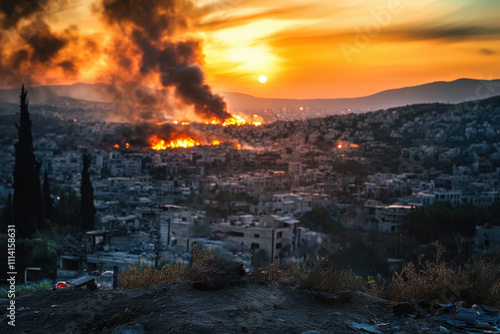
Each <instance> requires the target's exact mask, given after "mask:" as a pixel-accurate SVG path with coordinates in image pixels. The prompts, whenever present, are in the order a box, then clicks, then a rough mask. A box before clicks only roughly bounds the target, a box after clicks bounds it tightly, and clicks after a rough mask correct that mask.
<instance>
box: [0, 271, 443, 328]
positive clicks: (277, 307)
mask: <svg viewBox="0 0 500 334" xmlns="http://www.w3.org/2000/svg"><path fill="white" fill-rule="evenodd" d="M392 305H393V303H391V302H388V301H385V300H382V299H378V298H375V297H373V296H371V295H368V294H365V293H362V292H355V293H340V294H336V295H318V294H314V293H312V292H308V291H300V290H296V289H294V288H292V287H290V286H287V285H286V284H270V283H265V284H257V283H254V282H252V281H250V280H249V279H247V280H244V281H242V282H240V283H238V284H235V285H233V286H230V287H226V288H224V289H219V290H208V291H200V290H196V289H194V288H193V287H192V285H191V284H189V283H188V282H175V283H170V284H169V283H163V284H160V285H157V286H155V287H152V288H150V289H148V290H144V291H139V290H119V289H118V290H114V291H105V290H98V291H90V290H69V289H62V290H46V291H35V292H32V293H30V294H27V295H24V296H21V297H18V298H17V299H16V307H17V313H16V326H15V328H13V327H11V326H8V325H7V320H8V319H7V318H6V316H7V312H6V307H7V306H8V300H0V317H1V322H0V328H1V329H0V332H2V333H6V332H7V333H10V332H12V333H113V331H115V333H118V332H120V331H118V330H117V327H119V326H134V325H137V324H140V325H141V326H142V327H143V328H144V330H145V332H146V333H269V334H273V333H289V334H290V333H299V334H301V333H307V332H309V333H310V334H312V333H314V334H317V333H367V331H364V330H363V329H357V328H356V327H358V328H359V326H363V325H368V326H370V325H371V326H370V327H367V329H368V330H369V331H372V332H373V333H377V332H376V331H377V330H378V331H380V332H381V333H440V323H438V322H436V321H434V320H433V318H431V317H420V318H416V317H414V316H406V315H404V316H396V315H394V314H393V312H392ZM139 327H140V326H139ZM136 328H137V327H136ZM5 329H7V331H5ZM369 331H368V332H369ZM120 333H125V332H123V331H122V332H120ZM138 333H139V332H138Z"/></svg>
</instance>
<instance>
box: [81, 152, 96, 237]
mask: <svg viewBox="0 0 500 334" xmlns="http://www.w3.org/2000/svg"><path fill="white" fill-rule="evenodd" d="M89 168H90V157H89V155H88V154H87V153H84V154H83V169H82V185H81V187H80V191H81V207H80V217H81V219H82V225H81V227H82V230H84V231H88V230H93V229H94V218H95V207H94V187H92V181H91V180H90V174H89Z"/></svg>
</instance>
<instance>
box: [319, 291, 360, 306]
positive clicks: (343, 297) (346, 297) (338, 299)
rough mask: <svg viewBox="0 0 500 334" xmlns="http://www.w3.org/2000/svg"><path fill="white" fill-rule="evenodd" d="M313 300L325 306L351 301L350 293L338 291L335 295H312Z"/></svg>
mask: <svg viewBox="0 0 500 334" xmlns="http://www.w3.org/2000/svg"><path fill="white" fill-rule="evenodd" d="M313 297H314V299H316V300H319V301H321V302H323V303H325V304H334V303H340V304H345V303H347V302H348V301H350V300H351V299H352V292H348V291H339V292H337V293H332V294H327V293H314V294H313Z"/></svg>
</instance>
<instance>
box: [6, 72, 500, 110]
mask: <svg viewBox="0 0 500 334" xmlns="http://www.w3.org/2000/svg"><path fill="white" fill-rule="evenodd" d="M19 89H20V88H18V89H3V90H0V102H7V103H18V102H19V97H18V95H19ZM28 90H29V96H30V99H31V101H32V103H37V104H38V103H47V102H50V101H53V100H54V99H55V98H56V97H58V96H62V97H69V98H74V99H80V100H89V101H98V102H112V100H113V94H110V93H109V92H110V91H114V89H113V86H112V85H110V84H104V83H97V84H85V83H76V84H73V85H59V86H37V87H29V88H28ZM222 94H223V95H224V96H225V99H226V101H227V102H228V104H229V106H230V108H231V109H232V110H247V111H248V110H259V109H280V108H287V109H290V110H299V108H300V107H303V108H304V109H305V108H306V107H308V108H309V109H313V110H320V109H322V110H330V111H332V112H340V111H341V110H344V111H345V112H347V111H348V109H351V111H352V112H366V111H373V110H378V109H386V108H392V107H398V106H405V105H410V104H421V103H435V102H440V103H460V102H464V101H470V100H479V99H485V98H489V97H493V96H497V95H500V80H498V79H497V80H474V79H459V80H455V81H451V82H445V81H439V82H432V83H428V84H424V85H419V86H413V87H404V88H399V89H391V90H386V91H382V92H380V93H376V94H373V95H370V96H364V97H358V98H345V99H304V100H299V99H274V98H259V97H254V96H251V95H247V94H242V93H234V92H225V93H222Z"/></svg>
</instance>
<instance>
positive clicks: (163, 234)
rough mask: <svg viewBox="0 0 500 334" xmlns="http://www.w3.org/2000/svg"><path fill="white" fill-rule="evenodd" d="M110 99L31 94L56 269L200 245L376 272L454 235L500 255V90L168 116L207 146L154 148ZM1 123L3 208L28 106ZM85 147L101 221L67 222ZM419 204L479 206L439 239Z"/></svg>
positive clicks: (249, 260) (163, 256) (250, 259)
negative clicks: (453, 98)
mask: <svg viewBox="0 0 500 334" xmlns="http://www.w3.org/2000/svg"><path fill="white" fill-rule="evenodd" d="M107 108H109V106H108V105H106V104H104V103H102V104H99V103H92V102H87V101H82V100H72V99H60V100H57V101H55V102H54V103H52V104H50V103H48V104H36V102H33V103H31V104H30V114H31V120H32V131H33V143H34V153H35V156H36V158H37V159H38V160H39V161H40V162H41V171H42V173H43V172H44V171H46V172H47V175H48V181H49V183H50V187H51V197H52V199H53V205H54V213H53V215H52V217H51V219H49V223H50V224H51V226H52V227H53V230H54V231H55V230H57V231H58V233H60V234H63V235H65V237H64V241H61V246H60V247H59V249H58V252H57V277H74V276H76V275H77V274H78V273H79V272H81V271H82V270H84V269H86V270H89V271H92V270H96V269H99V268H111V267H112V266H113V265H119V266H121V267H126V266H127V265H129V264H132V263H134V262H136V261H137V260H139V259H144V258H146V259H147V260H148V261H149V262H151V263H153V264H155V265H159V264H161V263H173V262H175V261H176V260H177V259H181V260H184V261H189V258H190V252H191V251H192V249H193V246H194V245H195V244H198V245H202V246H203V247H218V248H219V249H220V250H221V253H222V254H224V255H225V256H226V257H228V258H232V259H238V260H240V261H242V262H243V263H244V264H245V266H246V267H247V268H255V267H257V266H262V265H266V264H269V263H270V262H274V261H277V259H278V258H280V259H284V258H295V259H299V260H303V261H307V259H308V258H310V257H317V256H324V257H332V258H337V260H338V261H339V263H342V261H345V262H349V265H350V266H351V267H354V268H356V263H359V264H360V268H361V267H362V268H363V270H365V271H368V273H371V272H387V273H390V272H391V270H393V269H396V268H398V266H399V265H400V264H401V263H402V262H403V260H406V259H408V258H411V257H412V256H415V251H414V249H416V248H418V246H419V245H421V244H425V243H428V242H431V241H434V240H436V239H438V238H440V239H442V240H445V241H444V242H445V243H446V241H447V240H448V239H450V240H451V241H449V240H448V241H449V243H450V244H451V245H453V244H454V243H456V239H460V240H462V242H464V243H465V245H466V247H468V248H467V249H469V250H470V251H473V250H474V251H479V252H484V253H492V252H494V251H495V250H498V249H500V220H499V218H498V217H499V216H500V215H495V213H498V212H500V204H499V203H500V202H499V201H500V193H499V190H500V189H499V181H500V130H498V129H500V98H490V99H487V100H481V101H478V102H468V103H461V104H421V105H411V106H405V107H399V108H391V109H388V110H379V111H374V112H367V113H362V114H355V113H346V114H339V115H333V116H327V117H323V118H313V119H305V118H304V119H299V120H292V121H275V122H272V123H265V122H264V124H262V125H260V124H259V126H255V125H252V124H246V125H241V126H236V125H230V126H224V127H223V126H220V125H213V124H210V123H209V124H205V123H196V122H192V123H191V122H187V121H186V122H181V121H179V122H177V121H170V120H167V121H164V120H157V121H156V122H158V123H156V125H154V123H155V121H152V123H153V124H150V125H148V126H149V128H148V129H150V130H151V131H155V129H156V128H158V129H160V128H161V127H162V126H163V124H164V123H165V122H168V123H169V127H168V129H169V131H172V132H174V133H185V132H186V131H188V132H189V133H194V134H196V135H197V137H198V138H200V143H198V144H197V145H195V146H193V147H186V148H183V147H181V148H164V149H156V150H155V149H152V148H151V147H149V143H148V138H143V139H141V138H139V139H138V138H137V133H139V134H140V131H139V130H138V128H137V124H134V123H133V122H130V123H125V122H117V121H114V120H102V118H101V117H100V115H102V114H105V113H106V112H107ZM266 112H267V111H266ZM270 112H273V113H279V112H280V110H274V111H270ZM255 116H256V117H257V115H255ZM0 119H1V121H0V129H1V130H2V132H1V134H0V146H1V150H2V151H3V152H4V154H2V155H1V156H0V180H1V181H0V203H1V204H2V205H4V203H7V201H8V197H9V194H12V193H13V188H12V183H13V173H12V171H13V169H14V163H15V154H14V153H15V152H14V145H13V143H15V142H16V140H17V138H16V128H15V126H14V125H13V124H15V123H18V120H19V106H18V105H15V104H7V103H4V104H2V105H1V107H0ZM150 123H151V121H150ZM207 123H208V122H207ZM147 133H149V132H147ZM83 152H86V153H88V155H89V157H90V161H91V164H90V171H91V180H92V185H93V189H94V205H95V209H96V219H95V228H94V229H92V230H85V231H79V230H78V227H77V226H72V224H73V222H74V221H75V217H76V216H77V214H78V210H79V204H78V201H79V196H80V184H81V180H82V175H81V174H82V153H83ZM42 175H43V174H42ZM42 175H41V176H42ZM424 208H434V210H435V211H437V210H438V209H439V210H444V211H446V212H447V213H450V212H451V213H452V214H457V212H456V211H454V210H462V211H458V212H462V213H463V212H468V211H467V210H473V211H474V210H475V211H474V212H475V213H477V212H481V213H482V214H479V215H469V216H467V215H465V216H464V219H465V220H467V219H468V220H467V221H465V222H462V220H460V224H462V223H463V224H462V225H460V224H459V223H456V222H455V221H453V222H452V224H453V227H452V228H450V229H448V230H447V232H449V235H443V234H442V232H443V230H446V229H447V227H446V226H445V227H437V226H434V227H433V226H431V227H429V226H427V225H425V224H426V223H428V224H430V223H429V221H426V219H427V218H428V217H431V218H432V212H435V211H432V210H431V209H429V210H430V211H424ZM429 212H431V213H429ZM425 214H427V216H425ZM422 217H423V218H422ZM426 217H427V218H426ZM56 226H57V228H58V229H57V228H56ZM447 238H448V239H447ZM412 250H413V251H412ZM353 259H354V260H353Z"/></svg>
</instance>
